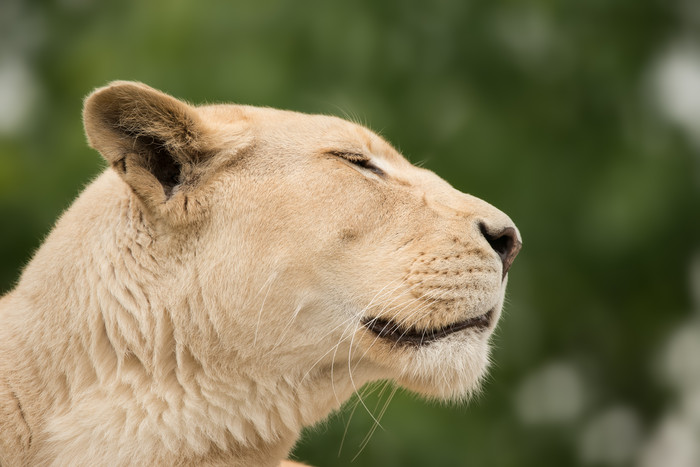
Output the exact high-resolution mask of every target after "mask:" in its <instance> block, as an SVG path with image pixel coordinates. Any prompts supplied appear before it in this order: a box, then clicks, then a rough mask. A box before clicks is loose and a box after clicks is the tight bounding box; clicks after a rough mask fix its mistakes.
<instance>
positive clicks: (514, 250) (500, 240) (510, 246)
mask: <svg viewBox="0 0 700 467" xmlns="http://www.w3.org/2000/svg"><path fill="white" fill-rule="evenodd" d="M480 229H481V234H482V235H483V236H484V238H485V239H486V241H487V242H489V245H491V248H493V250H494V251H495V252H496V253H498V256H499V257H500V258H501V262H502V263H503V278H505V277H506V274H507V273H508V270H509V269H510V266H511V265H512V264H513V260H514V259H515V257H516V256H518V252H519V251H520V248H521V247H522V246H523V244H522V243H521V242H520V240H518V235H517V233H516V232H515V229H514V228H513V227H506V228H505V229H503V230H501V231H500V232H498V233H497V234H495V235H494V234H491V233H489V231H488V230H487V229H486V226H485V225H484V224H481V226H480Z"/></svg>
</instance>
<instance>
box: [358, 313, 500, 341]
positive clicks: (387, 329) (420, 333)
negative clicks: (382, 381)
mask: <svg viewBox="0 0 700 467" xmlns="http://www.w3.org/2000/svg"><path fill="white" fill-rule="evenodd" d="M494 313H495V308H494V309H491V310H489V311H488V312H487V313H484V314H483V315H479V316H475V317H473V318H469V319H465V320H464V321H458V322H456V323H452V324H449V325H447V326H445V327H442V328H435V329H416V328H408V329H402V328H401V326H400V325H399V324H397V323H396V322H395V321H392V320H389V319H383V318H365V319H364V320H363V321H362V324H363V325H364V326H365V327H366V328H367V329H369V330H370V331H372V332H373V333H374V334H376V335H377V336H379V337H381V338H384V339H387V340H389V341H392V342H394V343H396V344H402V345H413V346H417V347H421V346H424V345H428V344H430V343H431V342H435V341H437V340H440V339H442V338H444V337H447V336H449V335H450V334H454V333H456V332H459V331H463V330H465V329H476V330H477V331H483V330H485V329H487V328H488V327H489V325H490V324H491V319H492V318H493V315H494Z"/></svg>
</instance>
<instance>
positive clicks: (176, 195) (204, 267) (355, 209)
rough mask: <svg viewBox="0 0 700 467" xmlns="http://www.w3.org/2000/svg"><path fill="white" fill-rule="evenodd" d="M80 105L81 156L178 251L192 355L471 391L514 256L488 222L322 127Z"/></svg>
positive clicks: (167, 108)
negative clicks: (95, 158)
mask: <svg viewBox="0 0 700 467" xmlns="http://www.w3.org/2000/svg"><path fill="white" fill-rule="evenodd" d="M129 86H131V87H130V88H129ZM115 88H117V89H118V92H117V91H114V89H115ZM110 89H111V90H112V91H111V94H110ZM100 93H102V94H100ZM95 96H97V97H95ZM134 96H136V97H134ZM91 99H92V101H88V103H87V106H86V116H85V120H86V128H87V131H88V136H89V138H90V140H91V143H92V144H93V146H95V147H96V148H97V149H98V150H100V152H102V154H103V155H104V156H105V157H106V158H107V160H108V161H110V162H111V163H112V166H113V167H114V168H115V170H116V171H117V172H118V173H119V174H120V175H121V176H122V178H124V180H126V181H127V183H129V184H130V186H131V187H132V189H133V191H134V193H136V194H137V196H138V197H139V199H141V201H142V202H143V203H144V205H145V206H146V207H147V210H148V212H150V213H151V216H152V217H153V219H155V221H156V222H157V223H158V224H159V225H161V229H162V230H163V231H164V232H166V233H168V235H170V236H171V237H172V238H174V239H177V240H173V241H176V242H178V247H177V251H178V252H179V253H178V255H179V260H178V261H179V264H182V265H184V266H183V267H182V272H181V273H180V276H178V279H177V280H178V281H179V283H180V284H182V285H181V286H180V287H181V292H182V294H183V296H186V297H188V300H190V301H196V302H197V303H198V307H199V309H201V310H204V311H203V312H202V313H206V315H207V317H206V319H203V318H201V316H200V315H197V314H194V316H190V315H188V316H182V317H181V320H182V321H181V322H180V323H176V325H177V326H180V327H182V328H184V329H188V330H189V331H187V332H186V333H185V334H186V335H187V336H189V337H187V339H189V341H190V345H192V346H194V347H197V346H199V347H200V349H199V354H206V352H213V351H212V350H211V349H216V350H215V352H216V353H217V354H216V358H217V359H218V361H220V362H221V363H220V364H221V365H222V366H226V365H227V364H229V363H227V362H231V361H233V360H235V361H237V362H241V361H246V362H253V363H255V364H256V365H258V366H259V367H260V368H263V369H264V371H268V372H277V373H282V374H285V375H287V376H288V378H289V379H290V380H291V381H303V380H304V379H306V378H320V377H323V376H319V375H326V377H327V375H329V374H330V378H331V379H332V378H340V377H341V376H339V375H344V376H345V377H347V378H349V381H350V382H351V383H352V386H353V387H354V388H357V387H359V385H360V384H362V383H364V382H366V381H368V380H371V379H380V378H381V379H395V380H396V381H398V382H399V383H400V384H401V385H403V386H405V387H407V388H409V389H411V390H414V391H417V392H419V393H421V394H424V395H428V396H436V397H440V398H460V397H464V396H467V395H469V394H470V393H471V392H472V391H473V390H474V389H475V388H476V386H477V384H478V381H479V380H480V378H481V377H482V375H483V374H484V372H485V370H486V367H487V363H488V340H489V337H490V335H491V333H492V332H493V329H494V327H495V326H496V323H497V321H498V319H499V316H500V313H501V307H502V305H503V299H504V294H505V288H506V281H507V272H508V269H509V267H510V265H511V263H512V262H513V259H514V258H515V256H516V255H517V253H518V251H519V249H520V246H521V239H520V234H519V233H518V231H517V229H516V228H515V226H514V224H513V223H512V221H511V220H510V219H509V218H508V217H507V216H506V215H505V214H503V213H502V212H500V211H498V210H497V209H495V208H494V207H492V206H490V205H489V204H487V203H485V202H484V201H481V200H479V199H477V198H475V197H473V196H470V195H467V194H464V193H461V192H459V191H457V190H455V189H454V188H452V187H451V186H450V185H449V184H448V183H447V182H445V181H444V180H442V179H441V178H439V177H438V176H436V175H435V174H434V173H432V172H430V171H428V170H425V169H422V168H418V167H415V166H413V165H411V164H410V163H409V162H408V161H407V160H406V159H404V158H403V157H402V156H401V155H400V154H399V153H398V152H397V151H396V150H394V149H393V148H392V147H391V146H390V145H389V144H388V143H386V142H385V141H384V140H382V139H381V138H380V137H379V136H377V135H376V134H374V133H372V132H370V131H369V130H367V129H365V128H363V127H361V126H359V125H356V124H353V123H350V122H347V121H344V120H341V119H338V118H334V117H326V116H314V115H305V114H299V113H294V112H286V111H279V110H272V109H263V108H255V107H246V106H236V105H215V106H204V107H192V106H189V105H187V104H184V103H182V102H180V101H177V100H175V99H173V98H171V97H169V96H166V95H164V94H162V93H159V92H157V91H155V90H152V89H150V88H147V87H145V86H143V85H135V84H128V83H127V84H116V85H113V86H112V87H108V88H105V89H103V90H102V91H98V92H97V93H96V94H95V95H93V97H92V98H91ZM100 99H101V100H100ZM91 102H94V103H95V105H93V107H91ZM134 102H136V104H134ZM137 105H138V111H134V109H135V108H136V107H135V106H137ZM93 114H97V115H93ZM125 115H126V116H125ZM133 115H136V117H132V116H133ZM91 122H97V123H94V124H92V123H91ZM115 133H116V134H117V136H118V137H116V138H115ZM120 138H121V139H120ZM129 138H131V139H129ZM124 141H126V142H124ZM168 157H170V158H171V159H172V160H173V161H174V162H171V163H167V162H166V163H164V162H162V161H163V158H165V159H166V160H169V159H168ZM169 248H170V250H169V251H172V250H173V247H172V246H171V247H169ZM193 297H194V298H193Z"/></svg>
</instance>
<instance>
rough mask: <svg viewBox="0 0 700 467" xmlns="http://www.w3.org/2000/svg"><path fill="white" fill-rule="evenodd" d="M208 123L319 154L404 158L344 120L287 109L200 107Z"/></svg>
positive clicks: (374, 134) (358, 127) (391, 158)
mask: <svg viewBox="0 0 700 467" xmlns="http://www.w3.org/2000/svg"><path fill="white" fill-rule="evenodd" d="M199 111H200V113H201V114H202V116H203V117H204V118H205V120H206V121H207V123H210V124H213V125H215V126H220V127H221V130H222V131H225V128H226V127H227V126H228V125H231V124H236V125H238V124H240V123H244V124H245V125H246V127H247V128H248V129H249V131H251V132H252V133H253V134H254V135H255V136H256V137H257V138H259V139H262V140H265V141H267V142H269V143H272V144H275V143H276V144H282V145H285V146H289V145H299V146H304V147H307V148H308V147H309V146H313V147H314V149H315V150H318V151H344V152H354V153H362V154H367V155H370V154H372V155H375V156H380V157H383V158H385V159H387V160H389V161H394V162H403V161H405V159H404V158H403V157H402V156H401V155H400V154H399V153H398V152H397V151H396V150H395V149H394V148H393V147H392V146H391V145H390V144H389V143H387V142H386V141H385V140H384V139H382V138H381V137H380V136H378V135H377V134H376V133H374V132H373V131H370V130H369V129H367V128H365V127H363V126H361V125H358V124H356V123H353V122H349V121H347V120H343V119H341V118H338V117H333V116H327V115H311V114H304V113H300V112H292V111H288V110H277V109H272V108H267V107H253V106H245V105H226V104H223V105H210V106H203V107H199Z"/></svg>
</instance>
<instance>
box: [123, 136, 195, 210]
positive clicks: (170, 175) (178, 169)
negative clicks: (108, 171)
mask: <svg viewBox="0 0 700 467" xmlns="http://www.w3.org/2000/svg"><path fill="white" fill-rule="evenodd" d="M135 147H136V152H135V156H136V157H137V158H140V159H142V161H140V164H141V165H142V166H143V167H144V168H146V170H148V172H150V173H151V174H152V175H153V176H154V177H155V178H156V180H158V182H159V183H160V185H161V186H162V187H163V193H164V194H165V197H166V198H170V197H171V196H172V194H173V191H174V189H175V187H176V186H178V185H180V183H181V182H182V179H183V177H182V164H181V163H180V162H179V161H178V157H176V156H175V155H173V154H172V153H171V152H170V151H169V150H168V148H167V146H166V144H165V143H164V142H163V141H162V140H160V139H158V138H155V137H149V136H138V137H136V141H135ZM122 168H123V171H124V172H125V173H126V164H125V163H123V160H122Z"/></svg>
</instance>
